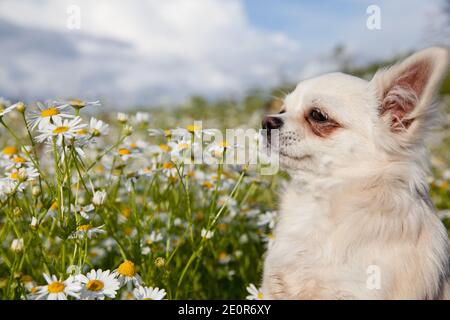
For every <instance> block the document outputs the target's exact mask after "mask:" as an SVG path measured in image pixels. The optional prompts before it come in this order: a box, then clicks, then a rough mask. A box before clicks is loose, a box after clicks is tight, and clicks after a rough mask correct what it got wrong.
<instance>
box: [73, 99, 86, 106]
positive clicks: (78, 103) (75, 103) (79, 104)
mask: <svg viewBox="0 0 450 320" xmlns="http://www.w3.org/2000/svg"><path fill="white" fill-rule="evenodd" d="M69 104H70V105H71V106H72V107H79V108H80V107H84V106H85V105H86V103H85V102H84V101H81V100H77V99H74V100H70V101H69Z"/></svg>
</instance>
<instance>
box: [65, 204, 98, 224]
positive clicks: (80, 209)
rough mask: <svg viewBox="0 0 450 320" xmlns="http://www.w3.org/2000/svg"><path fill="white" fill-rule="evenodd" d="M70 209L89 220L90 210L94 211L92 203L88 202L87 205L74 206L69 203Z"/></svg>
mask: <svg viewBox="0 0 450 320" xmlns="http://www.w3.org/2000/svg"><path fill="white" fill-rule="evenodd" d="M70 207H71V209H72V210H71V211H72V212H74V213H78V214H79V215H80V216H82V217H83V218H84V219H86V220H89V219H90V218H91V214H92V211H94V205H93V204H89V205H87V206H80V205H77V206H76V207H75V206H74V205H72V204H71V205H70Z"/></svg>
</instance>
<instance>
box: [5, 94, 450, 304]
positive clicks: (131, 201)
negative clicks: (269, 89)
mask: <svg viewBox="0 0 450 320" xmlns="http://www.w3.org/2000/svg"><path fill="white" fill-rule="evenodd" d="M264 97H265V96H264V94H262V93H259V92H257V91H255V92H252V93H250V94H249V95H248V96H247V97H246V98H245V99H241V100H236V101H233V100H223V101H218V102H214V103H212V102H207V101H206V100H204V99H202V98H200V97H197V98H193V99H192V100H191V101H190V102H189V103H186V104H185V105H183V106H180V107H174V108H173V109H163V108H154V109H148V110H146V111H145V112H144V111H133V112H130V113H114V112H109V111H108V108H107V106H99V105H97V103H90V102H86V101H77V100H70V101H59V102H58V101H56V102H55V101H50V102H48V103H32V104H29V105H25V104H23V103H21V102H17V101H13V102H11V103H10V102H8V101H5V100H1V102H0V104H1V109H0V152H1V158H0V166H1V178H0V299H154V300H156V299H245V298H249V299H260V298H262V296H261V294H260V293H259V291H258V284H259V281H260V277H261V271H262V258H263V254H264V251H265V249H266V248H267V246H269V245H270V243H271V241H272V240H273V236H272V233H271V230H272V229H273V227H274V224H275V223H276V219H277V190H279V187H280V186H281V185H282V184H283V183H284V182H285V181H287V180H288V179H289V177H288V176H287V174H286V173H283V172H280V173H278V174H277V175H269V176H263V175H261V174H259V172H258V168H256V167H254V166H253V167H251V166H246V165H227V164H224V163H223V162H222V161H220V160H221V159H224V158H225V157H227V154H230V153H232V152H233V148H237V147H238V146H235V145H234V144H233V143H231V142H228V141H223V142H222V143H216V144H212V145H209V146H208V147H207V148H206V152H207V153H209V154H210V155H211V156H212V157H213V158H216V159H218V160H219V161H218V162H217V164H208V165H207V164H196V165H189V164H187V160H188V159H189V158H190V155H189V154H190V153H189V152H188V151H192V150H193V149H195V148H196V147H197V146H196V145H195V143H193V141H194V137H195V136H196V135H207V134H208V132H209V130H210V129H211V128H218V129H220V130H224V129H225V128H259V125H260V121H261V119H262V117H263V115H264V113H265V112H266V109H267V105H268V103H269V104H270V99H267V98H264ZM446 97H447V96H445V95H443V103H442V111H443V115H444V116H443V118H442V120H443V121H442V125H441V127H440V128H438V129H437V130H436V133H435V134H434V136H433V137H432V139H430V142H429V144H430V150H431V154H432V157H431V162H432V172H431V173H430V177H429V182H430V188H431V195H432V199H433V202H434V204H435V205H436V207H437V208H438V214H439V215H440V216H441V218H442V219H443V220H444V221H445V222H446V223H447V226H448V227H449V228H450V223H449V222H450V220H449V219H448V218H449V217H450V211H449V207H450V187H449V183H450V169H449V163H450V130H449V128H450V127H449V122H450V116H449V114H450V100H449V99H448V98H446ZM195 120H202V121H203V127H202V128H199V127H197V126H194V121H195ZM176 132H182V133H183V137H184V138H179V137H178V136H177V135H176V134H175V133H176ZM186 137H188V138H186ZM194 152H195V151H194ZM188 155H189V156H188Z"/></svg>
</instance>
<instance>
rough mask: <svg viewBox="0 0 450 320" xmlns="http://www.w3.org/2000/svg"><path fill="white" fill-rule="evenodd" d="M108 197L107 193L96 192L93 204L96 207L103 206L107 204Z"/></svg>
mask: <svg viewBox="0 0 450 320" xmlns="http://www.w3.org/2000/svg"><path fill="white" fill-rule="evenodd" d="M106 196H107V194H106V191H95V192H94V196H93V197H92V203H93V204H94V205H95V206H101V205H103V203H105V200H106Z"/></svg>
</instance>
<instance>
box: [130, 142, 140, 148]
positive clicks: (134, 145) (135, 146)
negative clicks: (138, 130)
mask: <svg viewBox="0 0 450 320" xmlns="http://www.w3.org/2000/svg"><path fill="white" fill-rule="evenodd" d="M130 147H131V148H132V149H137V148H138V145H137V144H136V143H134V142H133V143H131V144H130Z"/></svg>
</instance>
